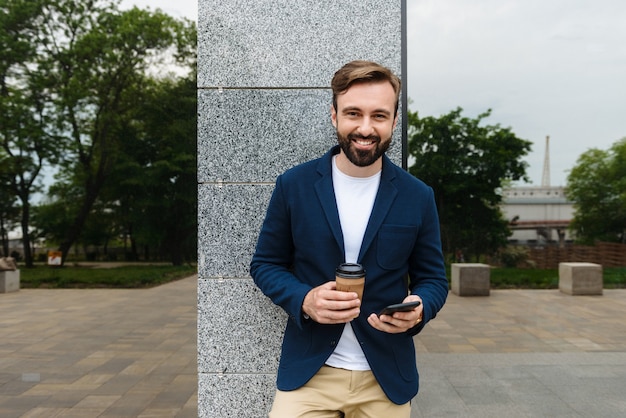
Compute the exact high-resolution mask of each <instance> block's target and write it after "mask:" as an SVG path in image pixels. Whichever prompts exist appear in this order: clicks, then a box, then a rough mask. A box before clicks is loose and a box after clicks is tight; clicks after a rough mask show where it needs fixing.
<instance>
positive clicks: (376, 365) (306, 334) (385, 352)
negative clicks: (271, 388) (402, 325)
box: [250, 146, 448, 404]
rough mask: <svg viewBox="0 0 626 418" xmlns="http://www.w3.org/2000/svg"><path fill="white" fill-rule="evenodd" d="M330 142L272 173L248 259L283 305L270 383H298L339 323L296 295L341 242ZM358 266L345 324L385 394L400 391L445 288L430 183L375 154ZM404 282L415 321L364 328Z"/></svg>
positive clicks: (336, 257)
mask: <svg viewBox="0 0 626 418" xmlns="http://www.w3.org/2000/svg"><path fill="white" fill-rule="evenodd" d="M338 152H339V147H337V146H335V147H334V148H332V149H331V150H330V151H329V152H327V153H326V154H325V155H324V156H323V157H322V158H320V159H317V160H313V161H309V162H307V163H304V164H302V165H299V166H297V167H294V168H292V169H290V170H288V171H286V172H285V173H284V174H282V175H281V176H279V177H278V179H277V180H276V187H275V189H274V193H273V195H272V198H271V200H270V203H269V206H268V209H267V214H266V217H265V221H264V223H263V226H262V228H261V232H260V235H259V240H258V243H257V247H256V252H255V254H254V256H253V257H252V262H251V264H250V274H251V275H252V277H253V279H254V282H255V283H256V284H257V286H258V287H259V288H260V289H261V291H262V292H263V293H264V294H265V295H267V296H268V297H269V298H270V299H271V300H272V301H273V302H274V303H275V304H277V305H279V306H281V307H282V308H283V309H284V310H285V311H286V312H287V314H288V315H289V319H288V321H287V326H286V329H285V334H284V338H283V345H282V353H281V358H280V365H279V369H278V376H277V387H278V389H280V390H283V391H289V390H294V389H297V388H299V387H300V386H302V385H304V384H305V383H306V382H307V381H308V380H309V379H310V378H311V377H313V375H315V373H316V372H317V371H318V370H319V369H320V368H321V367H322V366H323V365H324V363H325V361H326V360H327V359H328V357H329V356H330V355H331V354H332V352H333V350H334V349H335V345H336V344H337V342H338V341H339V337H341V333H342V331H343V327H344V326H345V325H344V324H335V325H322V324H319V323H317V322H315V321H313V320H310V319H305V318H304V316H303V314H302V302H303V301H304V297H305V296H306V294H307V293H308V292H309V291H310V290H311V289H312V288H314V287H316V286H319V285H321V284H323V283H326V282H328V281H332V280H334V278H335V268H336V267H337V266H338V265H339V264H340V263H342V262H344V244H343V236H342V232H341V225H340V221H339V213H338V211H337V204H336V201H335V194H334V190H333V183H332V174H331V173H332V156H333V155H334V154H337V153H338ZM358 262H359V263H361V264H362V265H363V266H364V267H365V270H366V279H365V280H366V281H365V290H364V294H363V300H362V301H361V315H360V316H359V317H358V318H356V319H354V320H353V321H352V327H353V329H354V333H355V335H356V337H357V338H358V340H359V342H360V343H361V346H362V348H363V352H364V353H365V356H366V358H367V360H368V362H369V364H370V367H371V369H372V372H373V374H374V376H375V377H376V379H377V381H378V383H379V384H380V386H381V387H382V389H383V390H384V392H385V394H386V395H387V396H388V397H389V399H390V400H391V401H392V402H394V403H397V404H403V403H406V402H408V401H410V400H411V399H412V398H413V397H414V396H415V395H416V394H417V391H418V387H419V377H418V373H417V367H416V361H415V347H414V345H413V339H412V337H413V336H414V335H415V334H417V333H418V332H419V331H421V329H422V328H423V327H424V325H425V324H426V323H427V322H428V321H429V320H430V319H432V318H434V317H435V315H436V314H437V312H438V311H439V310H440V309H441V307H442V306H443V304H444V302H445V300H446V297H447V295H448V281H447V279H446V274H445V268H444V262H443V256H442V252H441V240H440V235H439V220H438V216H437V209H436V206H435V201H434V195H433V191H432V189H431V188H430V187H428V186H427V185H425V184H424V183H423V182H421V181H420V180H418V179H416V178H415V177H413V176H411V175H410V174H408V173H407V172H406V171H404V170H402V169H401V168H400V167H398V166H396V165H395V164H393V163H392V162H391V161H390V160H389V159H388V158H387V157H386V156H383V166H382V174H381V180H380V186H379V189H378V193H377V195H376V200H375V202H374V207H373V209H372V214H371V216H370V219H369V223H368V225H367V229H366V231H365V236H364V238H363V243H362V245H361V251H360V254H359V257H358ZM408 292H410V293H412V294H416V295H419V296H420V297H421V298H422V299H423V303H424V316H423V321H422V322H421V323H420V324H419V325H418V326H416V327H415V328H413V329H411V330H409V331H408V332H406V333H402V334H389V333H385V332H381V331H378V330H376V329H374V328H373V327H372V326H371V325H369V323H368V322H367V317H368V316H369V315H370V314H371V313H373V312H375V313H378V312H380V310H381V309H382V308H383V307H385V306H387V305H389V304H392V303H400V302H401V301H402V300H403V299H404V298H405V297H406V296H407V295H408Z"/></svg>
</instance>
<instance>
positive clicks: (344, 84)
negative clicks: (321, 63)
mask: <svg viewBox="0 0 626 418" xmlns="http://www.w3.org/2000/svg"><path fill="white" fill-rule="evenodd" d="M379 81H388V82H389V83H391V87H393V90H394V92H395V93H396V109H395V114H397V113H398V102H399V100H400V88H401V85H402V82H401V81H400V79H399V78H398V76H396V75H395V74H394V73H393V72H392V71H391V70H390V69H389V68H387V67H383V66H382V65H380V64H377V63H375V62H372V61H362V60H357V61H351V62H349V63H347V64H346V65H344V66H343V67H341V68H340V69H339V70H338V71H337V72H336V73H335V75H334V77H333V79H332V81H331V83H330V86H331V87H332V89H333V107H334V108H335V110H337V96H338V95H339V94H341V93H343V92H345V91H346V90H348V89H349V88H350V87H351V86H352V85H353V84H356V83H367V82H379ZM395 114H394V116H395Z"/></svg>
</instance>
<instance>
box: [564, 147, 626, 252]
mask: <svg viewBox="0 0 626 418" xmlns="http://www.w3.org/2000/svg"><path fill="white" fill-rule="evenodd" d="M566 193H567V196H568V198H569V199H571V200H572V201H573V202H574V219H573V220H572V222H571V224H570V229H571V230H572V231H573V232H574V235H575V237H576V240H577V241H579V242H581V243H583V244H593V243H594V242H596V241H605V242H626V138H623V139H621V140H620V141H618V142H616V143H615V144H613V146H612V147H611V148H610V149H609V150H608V151H603V150H600V149H597V148H592V149H590V150H588V151H587V152H585V153H584V154H582V155H581V156H580V157H578V160H577V161H576V165H575V166H574V168H573V169H572V170H571V172H570V174H569V176H568V177H567V186H566Z"/></svg>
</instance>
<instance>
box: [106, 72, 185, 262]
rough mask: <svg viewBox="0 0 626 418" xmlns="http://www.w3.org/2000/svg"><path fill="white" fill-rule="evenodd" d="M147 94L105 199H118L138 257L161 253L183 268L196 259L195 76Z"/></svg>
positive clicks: (158, 84) (160, 85)
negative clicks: (184, 264) (183, 263)
mask: <svg viewBox="0 0 626 418" xmlns="http://www.w3.org/2000/svg"><path fill="white" fill-rule="evenodd" d="M144 93H145V103H144V105H143V106H141V107H139V108H138V109H139V110H140V111H139V113H138V114H137V120H136V122H137V124H136V125H135V128H136V129H135V133H134V134H133V135H129V136H128V140H127V141H126V142H125V143H124V144H123V152H122V153H121V154H122V156H123V157H122V158H121V160H120V163H119V164H118V165H117V167H116V168H115V171H114V173H113V178H114V181H111V182H110V184H109V186H108V187H107V191H106V193H105V194H106V195H108V196H110V198H112V197H113V196H116V198H115V201H116V202H117V205H116V207H115V211H116V213H117V217H116V219H118V221H119V224H121V225H123V228H124V229H123V230H124V232H125V235H126V236H127V237H128V238H129V239H130V244H131V248H130V254H131V255H132V257H133V258H139V257H140V255H141V254H140V253H141V252H143V256H144V258H147V257H148V256H149V254H150V253H156V255H157V256H158V257H159V258H164V257H167V258H168V259H169V260H170V261H172V263H173V264H175V265H178V264H181V263H182V262H183V261H185V260H186V261H190V260H195V259H196V257H197V187H196V183H197V181H196V179H197V168H196V167H197V163H196V137H197V135H196V126H197V124H196V114H197V98H196V97H197V95H196V76H195V71H192V72H191V74H190V75H189V77H187V78H184V79H180V80H177V81H173V80H163V81H160V82H155V83H153V85H152V86H150V87H147V88H146V89H145V91H144Z"/></svg>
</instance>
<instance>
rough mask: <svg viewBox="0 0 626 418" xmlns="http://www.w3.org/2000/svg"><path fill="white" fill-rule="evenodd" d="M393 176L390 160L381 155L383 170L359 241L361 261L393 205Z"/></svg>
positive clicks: (395, 193)
mask: <svg viewBox="0 0 626 418" xmlns="http://www.w3.org/2000/svg"><path fill="white" fill-rule="evenodd" d="M394 178H395V174H394V173H393V167H392V165H391V162H390V161H389V160H388V159H387V156H385V155H383V171H382V173H381V177H380V186H379V187H378V193H377V194H376V200H375V201H374V207H373V208H372V214H371V215H370V219H369V222H368V223H367V228H366V229H365V235H364V236H363V242H362V243H361V250H360V251H359V261H362V258H363V254H365V252H366V251H367V250H368V248H369V247H370V245H371V244H372V241H373V240H374V237H375V236H376V233H377V232H378V230H379V229H380V226H381V225H382V224H383V221H384V220H385V217H386V216H387V213H389V209H390V208H391V205H393V202H394V200H395V199H396V195H397V194H398V189H397V188H396V186H394V185H393V183H392V180H393V179H394Z"/></svg>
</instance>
